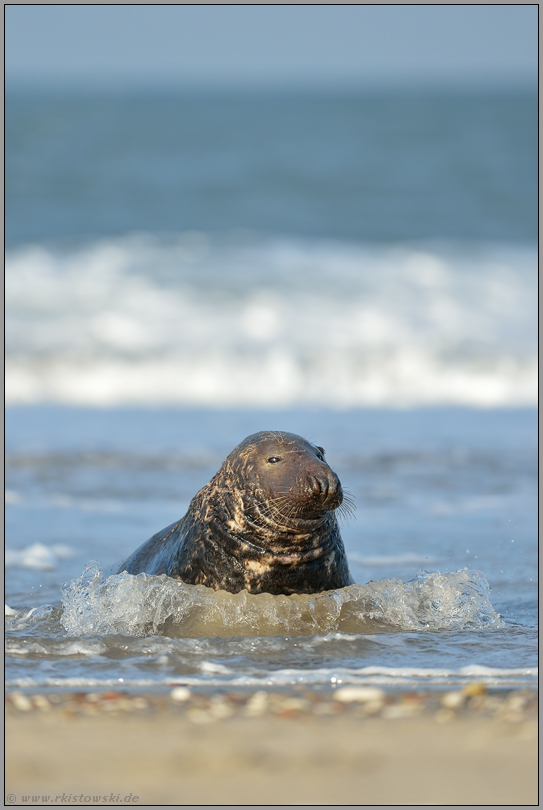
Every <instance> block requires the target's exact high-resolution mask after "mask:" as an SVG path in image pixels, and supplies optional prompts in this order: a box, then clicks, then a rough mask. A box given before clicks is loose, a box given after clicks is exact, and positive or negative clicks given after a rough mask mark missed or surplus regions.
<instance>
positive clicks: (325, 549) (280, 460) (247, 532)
mask: <svg viewBox="0 0 543 810" xmlns="http://www.w3.org/2000/svg"><path fill="white" fill-rule="evenodd" d="M342 504H343V509H346V510H348V509H349V506H348V501H347V502H344V494H343V489H342V486H341V483H340V480H339V478H338V476H337V475H336V474H335V472H333V470H332V469H331V468H330V467H329V466H328V464H327V463H326V461H325V460H324V450H323V448H322V447H318V446H317V445H314V444H312V443H311V442H309V441H306V440H305V439H303V438H302V437H301V436H297V435H296V434H294V433H285V432H282V431H262V432H260V433H255V434H253V435H252V436H248V437H247V438H246V439H244V441H242V442H241V443H240V444H238V446H237V447H236V448H235V449H234V450H233V451H232V452H231V453H230V455H229V456H228V457H227V458H226V460H225V461H224V463H223V464H222V466H221V468H220V470H219V471H218V472H217V473H216V475H215V476H214V477H213V478H212V479H211V481H210V482H209V483H208V484H206V486H205V487H203V488H202V489H201V490H200V491H199V492H198V493H197V494H196V495H195V497H194V498H193V499H192V501H191V503H190V506H189V509H188V511H187V513H186V515H184V517H182V518H181V519H180V520H178V521H177V522H176V523H172V524H171V525H170V526H167V527H166V528H165V529H162V531H159V532H157V534H155V535H154V536H153V537H151V539H150V540H148V541H147V542H146V543H144V544H143V545H142V546H140V548H138V549H137V550H136V551H135V552H134V553H133V554H132V555H131V556H130V557H129V558H128V559H127V560H126V561H125V562H124V563H123V564H122V565H121V566H120V568H119V570H118V573H120V572H121V571H127V572H128V573H130V574H139V573H142V572H144V573H147V574H156V575H159V574H167V575H168V576H169V577H173V578H176V579H180V580H182V581H183V582H187V583H189V584H192V585H206V586H207V587H209V588H214V589H215V590H224V591H230V593H239V592H240V591H242V590H244V589H246V590H247V591H249V592H250V593H255V594H256V593H271V594H293V593H318V592H320V591H327V590H333V589H335V588H343V587H344V586H346V585H350V584H352V582H353V580H352V578H351V575H350V573H349V568H348V564H347V557H346V554H345V549H344V546H343V541H342V539H341V535H340V531H339V526H338V522H337V518H336V510H337V509H338V508H339V507H341V505H342Z"/></svg>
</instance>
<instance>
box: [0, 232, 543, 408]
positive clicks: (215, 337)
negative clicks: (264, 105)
mask: <svg viewBox="0 0 543 810" xmlns="http://www.w3.org/2000/svg"><path fill="white" fill-rule="evenodd" d="M193 236H194V235H193ZM191 238H192V237H191ZM192 241H193V242H194V239H192ZM200 243H201V244H200ZM190 244H192V242H191V240H190V239H188V237H186V236H183V235H182V236H180V237H179V239H177V240H170V241H167V240H165V239H162V240H160V239H157V238H152V237H150V236H145V235H140V236H138V237H135V236H131V237H125V238H117V239H111V240H103V241H97V242H94V243H91V244H89V245H87V246H86V247H82V248H79V249H74V250H71V251H64V252H60V251H55V250H54V249H52V248H45V247H39V246H30V247H26V248H21V249H19V250H17V251H15V252H11V253H9V254H8V257H7V262H6V296H7V325H6V329H7V358H6V397H7V401H8V403H10V404H15V403H37V402H46V401H48V402H61V403H68V404H78V405H84V404H85V405H96V406H104V405H118V404H122V403H142V404H178V403H179V404H185V405H208V406H217V405H222V406H234V405H246V406H247V405H248V406H255V407H259V406H262V407H264V406H265V407H270V406H276V407H278V406H286V405H293V404H311V403H316V404H322V405H329V406H335V407H351V406H358V405H392V406H405V405H428V404H438V403H452V404H464V405H474V406H504V405H533V404H535V403H536V401H537V382H538V381H537V343H536V334H537V305H536V296H535V291H536V287H537V252H536V251H535V250H528V249H523V248H515V249H513V248H505V247H499V246H494V247H486V248H484V247H481V246H479V247H473V248H471V249H470V250H464V251H459V250H457V251H456V252H453V251H451V250H446V249H445V248H440V249H438V248H435V247H432V248H430V247H427V248H425V249H424V250H423V249H418V248H414V247H412V246H403V247H394V248H386V247H380V248H377V247H369V246H363V245H349V244H346V243H340V242H335V243H332V242H325V241H313V242H311V241H296V240H268V241H265V240H264V241H260V242H258V241H254V240H253V241H252V242H250V243H245V244H244V243H241V242H237V243H236V244H235V245H234V244H231V243H220V242H217V241H213V240H210V239H209V238H207V237H205V235H201V238H200V242H199V244H200V248H199V249H198V250H197V251H196V252H195V251H194V250H192V249H191V250H189V249H188V247H187V245H189V246H190Z"/></svg>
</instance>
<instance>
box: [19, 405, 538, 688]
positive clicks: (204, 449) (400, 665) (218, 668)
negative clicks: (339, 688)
mask: <svg viewBox="0 0 543 810" xmlns="http://www.w3.org/2000/svg"><path fill="white" fill-rule="evenodd" d="M260 429H281V430H291V431H294V432H299V433H301V434H303V435H306V436H309V437H311V439H312V440H313V441H315V442H318V443H319V444H321V445H322V446H324V447H325V449H326V451H327V458H328V460H329V463H330V465H331V466H332V468H333V469H335V470H336V471H337V472H338V474H339V476H340V478H341V480H342V483H343V485H344V486H345V487H346V488H347V489H348V490H349V492H351V493H352V495H353V497H354V499H355V503H356V519H354V520H349V525H344V526H343V528H342V535H343V538H344V542H345V545H346V549H347V554H348V558H349V562H350V566H351V570H352V573H353V576H354V579H355V581H356V582H357V583H360V584H361V585H364V586H366V584H367V583H371V584H370V585H369V586H368V587H369V588H370V589H373V590H372V592H371V593H372V598H373V600H374V601H373V602H372V605H374V608H375V604H376V603H377V602H379V609H380V610H381V615H382V616H383V617H384V620H385V625H386V626H385V627H384V629H383V626H380V627H377V628H376V627H373V628H372V627H371V626H365V625H364V621H363V615H362V613H360V616H361V617H362V618H360V619H357V620H355V621H354V623H353V621H352V620H351V623H350V624H349V623H348V622H347V623H346V622H345V621H344V620H342V619H341V617H340V618H339V619H338V615H337V612H336V613H334V610H335V609H336V608H335V603H334V606H333V605H332V603H331V602H330V604H329V605H326V604H325V603H324V602H322V601H321V603H320V604H321V609H322V611H324V612H323V613H322V616H321V618H320V619H318V620H317V624H314V625H313V626H311V624H307V622H306V623H305V624H304V621H305V620H304V617H303V615H302V616H301V617H300V613H299V607H300V606H299V605H298V603H296V604H294V605H292V598H291V597H289V598H288V599H287V598H286V597H271V596H268V597H265V599H264V600H261V601H260V602H258V600H259V599H260V597H252V600H253V602H251V601H249V603H247V604H246V603H245V602H244V603H243V605H242V606H241V608H236V605H237V604H238V603H237V602H236V597H228V598H230V599H231V602H228V599H227V601H226V603H225V602H224V600H223V602H222V603H220V604H219V607H217V603H216V601H215V597H214V596H213V594H214V592H207V589H203V590H204V591H206V592H207V593H204V594H203V595H202V594H198V595H197V596H198V599H197V602H196V608H195V606H194V598H196V597H194V595H193V594H191V598H192V602H191V604H190V605H188V606H187V603H186V599H187V598H188V597H187V594H186V593H185V591H186V589H187V588H188V589H189V591H190V589H191V587H192V586H182V585H181V584H179V583H173V582H172V581H171V580H170V581H168V582H165V581H161V580H160V578H155V577H150V578H148V579H149V581H147V579H146V578H145V576H144V577H143V581H142V578H141V577H139V578H138V577H130V576H129V575H122V576H123V577H124V579H122V577H121V579H122V581H119V578H117V579H116V578H115V577H110V578H109V579H108V578H107V576H108V573H109V572H110V571H111V570H114V569H115V567H116V566H118V564H119V563H120V562H121V561H122V559H123V558H124V557H126V556H127V555H128V554H130V553H131V552H132V551H133V550H134V549H135V548H137V547H138V546H139V545H140V544H141V543H142V542H144V541H145V540H146V539H147V538H148V537H150V536H151V535H152V534H154V533H155V532H156V531H158V530H159V529H161V528H162V527H164V526H166V525H168V524H169V523H172V522H173V521H175V520H177V519H178V518H180V517H181V516H182V515H183V513H184V512H185V510H186V508H187V505H188V502H189V500H190V499H191V498H192V497H193V496H194V495H195V494H196V491H197V490H198V489H199V488H200V487H201V486H203V485H204V484H205V483H207V481H208V480H209V479H210V477H211V476H212V475H213V474H214V472H215V471H216V470H217V469H218V467H219V465H220V463H221V462H222V460H223V459H224V458H225V456H226V455H227V453H228V452H229V451H230V450H231V449H233V447H234V446H235V445H236V444H237V443H238V442H239V441H240V440H241V439H243V438H244V437H245V435H248V434H250V433H252V432H254V431H256V430H260ZM536 431H537V420H536V412H535V410H534V409H520V410H505V409H499V410H498V409H495V410H490V411H483V410H474V409H455V408H449V409H413V410H408V411H392V410H389V411H386V410H370V409H367V410H351V411H345V412H334V411H329V410H328V411H323V410H316V411H314V412H309V411H296V410H294V411H292V410H291V411H261V412H257V411H255V410H246V411H242V410H231V411H224V410H220V411H213V410H209V411H205V410H193V411H191V410H181V409H156V410H152V409H141V408H131V409H111V410H108V409H105V410H99V409H70V408H60V407H48V408H43V407H30V408H13V409H9V410H8V413H7V436H8V443H7V485H8V488H9V489H8V496H9V497H8V511H7V518H6V532H7V549H8V571H9V577H8V586H7V600H8V604H9V606H10V607H11V608H13V610H14V611H15V614H14V615H13V616H11V617H8V624H7V626H8V663H7V680H8V684H10V685H11V686H18V687H24V686H29V687H34V686H40V687H45V686H48V687H53V686H70V685H71V686H75V685H79V686H89V687H90V686H100V685H103V686H108V685H109V686H111V685H112V684H119V683H122V684H123V685H125V686H130V685H133V686H138V685H140V686H141V685H147V686H159V685H162V686H163V685H165V684H170V683H177V682H182V683H189V684H192V685H195V686H206V685H237V686H254V685H259V684H260V685H263V684H271V685H276V686H288V685H291V684H292V683H305V684H312V685H314V686H322V687H330V686H333V685H334V684H337V683H340V682H342V683H345V682H349V683H351V682H354V683H359V682H362V683H368V682H371V683H384V684H392V685H400V686H401V685H404V686H412V685H413V684H418V685H421V684H425V685H434V686H443V685H444V686H450V685H451V684H455V683H456V684H458V683H462V682H464V681H466V680H469V679H473V678H474V677H475V678H476V679H478V680H482V681H484V682H485V683H488V684H489V685H494V686H496V685H498V686H504V685H511V684H514V685H519V684H532V683H534V682H535V678H536V673H537V670H536V667H537V650H536V637H537V630H536V625H537V602H536V600H537V579H536V577H537V539H536V538H537V528H536V498H537V461H536V438H537V437H536ZM89 561H96V563H97V565H96V566H95V567H94V569H92V570H91V571H90V572H89V570H88V569H87V572H86V575H85V576H83V577H82V576H81V575H82V573H83V571H84V568H85V566H86V564H87V563H88V562H89ZM125 580H128V581H129V582H128V583H127V582H126V581H125ZM63 583H65V586H70V587H68V588H66V587H65V589H64V598H63V599H61V590H62V586H63ZM487 583H488V587H489V589H490V590H488V588H487ZM70 584H71V585H70ZM350 587H351V588H354V587H355V586H350ZM172 588H174V590H175V593H174V592H173V591H172ZM183 588H184V589H185V591H183ZM343 590H344V591H345V592H348V591H349V588H347V589H343ZM172 593H173V596H174V601H173V602H171V599H172ZM338 593H339V594H340V597H335V599H336V602H337V598H345V599H348V598H351V599H354V601H355V603H356V604H355V607H356V606H358V608H360V604H361V603H360V599H361V598H362V597H363V596H364V594H362V597H361V596H360V594H355V595H354V596H353V595H352V594H351V595H350V596H349V594H346V595H345V594H344V595H343V596H341V592H338ZM364 593H366V592H364ZM415 593H416V594H418V595H419V596H417V599H418V601H416V600H415V602H413V595H414V594H415ZM127 595H128V597H130V598H129V601H131V602H132V605H133V606H134V607H133V608H130V610H128V608H127ZM366 595H367V594H366ZM166 597H167V598H166ZM175 598H177V599H178V603H177V607H176V603H175ZM244 598H245V599H246V598H247V597H244ZM326 598H329V597H326ZM167 599H169V600H170V601H167ZM183 599H184V600H185V602H183ZM255 599H256V600H257V602H256V603H255V602H254V600H255ZM312 599H313V598H312ZM321 599H322V597H321ZM165 600H166V601H165ZM198 600H200V601H198ZM266 600H267V601H266ZM289 600H290V602H289ZM357 600H358V601H357ZM376 600H377V602H376ZM166 602H167V604H168V605H170V603H171V604H173V607H171V605H170V607H169V608H165V609H164V610H165V613H164V615H163V616H162V618H161V621H162V619H164V618H166V617H167V616H168V615H171V614H172V611H173V613H175V611H176V610H177V613H178V614H179V615H180V617H181V618H180V620H179V623H178V625H177V629H176V630H175V632H172V631H171V630H170V631H167V630H160V628H159V627H158V622H157V621H155V624H154V625H153V616H154V615H155V614H156V612H157V610H158V607H157V605H162V604H166ZM313 602H314V599H313ZM315 604H317V603H315ZM221 605H222V606H221ZM414 605H415V606H414ZM332 607H333V610H332ZM189 608H190V610H189ZM239 609H241V610H242V614H240V613H239ZM360 609H361V608H360ZM194 610H196V612H197V613H198V614H199V615H200V617H202V616H204V615H205V616H207V617H208V618H207V619H206V621H207V624H206V625H205V626H200V625H198V624H196V627H197V628H198V627H199V628H200V629H199V630H197V631H195V630H194V629H193V628H194V619H191V621H192V624H190V621H189V618H190V616H189V614H190V612H191V611H194ZM217 610H219V612H220V616H219V618H217V615H218V614H217ZM31 611H33V612H31ZM134 611H135V613H134ZM168 611H169V613H168ZM214 611H215V613H214ZM221 611H222V612H221ZM498 614H499V615H498ZM242 615H244V616H245V618H244V619H242V618H241V616H242ZM319 615H320V614H319ZM184 620H185V622H186V623H185V624H183V621H184ZM319 621H320V622H321V626H320V627H319V624H318V622H319ZM357 622H358V624H357ZM149 623H150V624H149ZM149 626H151V627H152V628H153V629H152V630H151V632H150V633H149V629H148V628H149ZM146 627H147V629H146ZM66 628H67V629H66Z"/></svg>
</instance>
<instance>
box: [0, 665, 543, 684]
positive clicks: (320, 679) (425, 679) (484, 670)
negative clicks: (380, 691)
mask: <svg viewBox="0 0 543 810" xmlns="http://www.w3.org/2000/svg"><path fill="white" fill-rule="evenodd" d="M474 680H476V681H477V682H478V683H482V684H484V685H485V686H487V687H498V688H505V687H509V688H513V687H517V688H518V687H526V686H528V687H536V686H537V683H538V668H537V667H519V668H516V669H511V668H505V667H504V668H500V667H480V666H477V665H473V666H469V667H461V668H460V669H457V670H455V669H432V668H424V667H416V668H415V667H361V668H358V669H348V668H344V667H337V668H320V669H312V668H309V667H304V668H303V669H280V670H275V671H273V672H269V673H267V674H265V675H247V674H243V675H240V674H239V673H232V672H230V673H227V674H221V675H217V674H214V675H210V674H208V675H183V676H182V677H181V678H175V677H172V676H166V677H157V678H127V677H123V678H88V677H55V678H51V677H41V678H30V677H25V678H13V679H10V680H8V681H6V687H7V688H8V689H32V688H44V687H63V688H66V689H91V688H114V687H117V688H119V687H120V686H122V687H123V688H127V687H140V688H141V687H157V686H167V687H172V686H174V685H175V684H176V683H178V682H182V684H183V685H184V686H189V687H205V686H219V687H229V688H236V687H237V688H263V687H272V688H279V689H280V688H284V687H290V686H308V687H316V686H325V687H331V688H337V687H338V686H343V685H346V684H349V685H357V686H381V687H387V686H388V687H400V688H415V687H420V688H428V687H429V688H431V687H441V688H443V687H451V686H463V685H465V684H468V683H471V682H473V681H474Z"/></svg>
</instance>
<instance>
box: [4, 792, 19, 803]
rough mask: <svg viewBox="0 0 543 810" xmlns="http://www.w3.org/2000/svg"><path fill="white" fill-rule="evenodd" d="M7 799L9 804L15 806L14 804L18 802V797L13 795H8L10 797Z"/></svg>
mask: <svg viewBox="0 0 543 810" xmlns="http://www.w3.org/2000/svg"><path fill="white" fill-rule="evenodd" d="M6 799H7V800H8V802H9V803H10V804H14V802H16V801H17V796H14V795H13V793H8V795H7V796H6Z"/></svg>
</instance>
